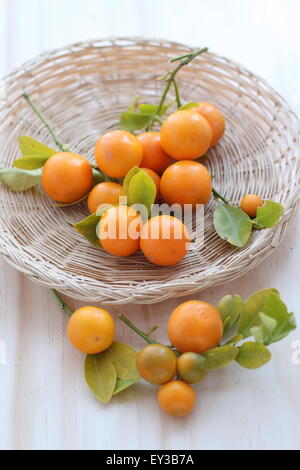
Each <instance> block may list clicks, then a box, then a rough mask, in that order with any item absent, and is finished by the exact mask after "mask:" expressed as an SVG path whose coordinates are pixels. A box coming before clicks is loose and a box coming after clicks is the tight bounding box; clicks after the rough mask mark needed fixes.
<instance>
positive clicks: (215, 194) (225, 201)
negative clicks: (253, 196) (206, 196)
mask: <svg viewBox="0 0 300 470" xmlns="http://www.w3.org/2000/svg"><path fill="white" fill-rule="evenodd" d="M212 192H213V195H214V196H215V198H216V199H221V201H223V202H224V203H225V204H229V201H227V199H225V197H223V196H221V194H220V193H218V191H217V190H216V189H215V188H213V190H212Z"/></svg>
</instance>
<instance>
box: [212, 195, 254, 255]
mask: <svg viewBox="0 0 300 470" xmlns="http://www.w3.org/2000/svg"><path fill="white" fill-rule="evenodd" d="M214 226H215V229H216V232H217V233H218V235H219V236H220V237H221V238H222V239H223V240H226V241H227V242H229V243H230V244H231V245H234V246H238V247H242V246H245V245H246V244H247V242H248V240H249V238H250V235H251V232H252V223H251V220H250V218H249V216H248V215H247V214H245V212H243V211H242V210H241V209H240V208H239V207H233V206H230V205H229V204H221V203H220V204H218V206H217V208H216V209H215V212H214Z"/></svg>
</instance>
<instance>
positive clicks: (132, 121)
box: [118, 113, 151, 132]
mask: <svg viewBox="0 0 300 470" xmlns="http://www.w3.org/2000/svg"><path fill="white" fill-rule="evenodd" d="M150 118H151V117H150V116H148V115H147V114H135V113H122V114H121V116H120V122H119V126H118V127H119V129H122V130H123V131H129V132H132V131H139V130H141V129H144V128H145V127H146V126H147V125H148V123H149V121H150Z"/></svg>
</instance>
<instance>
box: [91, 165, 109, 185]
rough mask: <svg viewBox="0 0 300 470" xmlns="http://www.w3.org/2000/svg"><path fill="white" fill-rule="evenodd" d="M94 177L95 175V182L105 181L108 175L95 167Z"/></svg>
mask: <svg viewBox="0 0 300 470" xmlns="http://www.w3.org/2000/svg"><path fill="white" fill-rule="evenodd" d="M93 177H94V183H96V184H98V183H103V182H104V181H106V176H105V174H104V173H102V171H100V170H98V169H97V168H93Z"/></svg>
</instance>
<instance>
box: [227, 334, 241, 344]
mask: <svg viewBox="0 0 300 470" xmlns="http://www.w3.org/2000/svg"><path fill="white" fill-rule="evenodd" d="M243 339H244V336H243V335H236V336H234V337H233V338H231V339H230V340H229V341H227V343H226V346H229V345H233V346H235V345H236V344H238V343H239V342H240V341H242V340H243Z"/></svg>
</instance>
